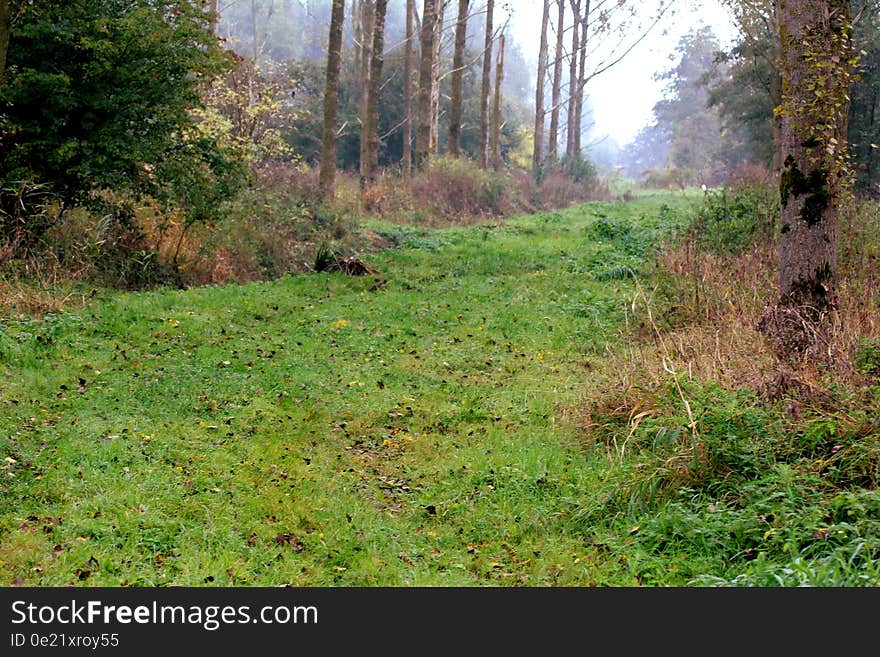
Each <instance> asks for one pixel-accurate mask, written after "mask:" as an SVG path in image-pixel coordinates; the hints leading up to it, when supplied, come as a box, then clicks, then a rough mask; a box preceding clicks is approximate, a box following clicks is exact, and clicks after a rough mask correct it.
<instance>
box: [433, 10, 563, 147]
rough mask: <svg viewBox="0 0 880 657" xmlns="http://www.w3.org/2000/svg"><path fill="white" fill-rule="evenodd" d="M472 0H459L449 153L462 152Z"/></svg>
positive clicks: (450, 104) (453, 58)
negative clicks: (463, 105) (463, 98)
mask: <svg viewBox="0 0 880 657" xmlns="http://www.w3.org/2000/svg"><path fill="white" fill-rule="evenodd" d="M547 1H549V0H547ZM469 5H470V0H458V23H457V24H456V26H455V51H454V53H453V55H452V91H451V94H450V100H449V144H448V146H447V148H448V150H449V155H451V156H452V157H458V156H459V155H460V154H461V113H462V112H461V105H462V84H463V82H464V51H465V46H466V45H467V23H468V7H469Z"/></svg>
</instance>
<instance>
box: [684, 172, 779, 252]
mask: <svg viewBox="0 0 880 657" xmlns="http://www.w3.org/2000/svg"><path fill="white" fill-rule="evenodd" d="M778 216H779V200H778V192H777V190H776V188H775V187H773V186H770V185H768V184H766V183H765V182H764V181H755V182H751V181H748V180H747V179H741V180H740V181H739V182H737V183H736V184H735V185H733V186H728V187H724V188H723V189H721V190H720V191H717V192H716V191H710V192H707V193H706V194H705V197H704V199H703V203H702V205H701V207H700V208H699V209H698V210H697V213H696V215H695V216H694V219H693V221H692V222H691V225H690V227H689V228H688V232H689V236H690V237H691V238H692V239H693V240H694V242H695V243H696V245H697V246H698V247H700V248H701V249H704V250H706V251H709V252H711V253H734V254H737V253H742V252H744V251H745V250H747V249H749V248H751V247H752V245H753V244H755V243H756V242H762V241H765V240H771V239H773V237H774V235H775V233H776V224H777V218H778Z"/></svg>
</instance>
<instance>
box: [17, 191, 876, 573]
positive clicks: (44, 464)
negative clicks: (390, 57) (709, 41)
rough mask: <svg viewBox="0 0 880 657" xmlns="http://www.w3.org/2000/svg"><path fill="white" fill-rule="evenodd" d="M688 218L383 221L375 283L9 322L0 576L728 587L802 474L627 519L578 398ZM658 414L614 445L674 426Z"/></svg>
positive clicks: (706, 399)
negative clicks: (641, 277)
mask: <svg viewBox="0 0 880 657" xmlns="http://www.w3.org/2000/svg"><path fill="white" fill-rule="evenodd" d="M692 202H693V197H691V198H688V197H684V196H682V195H677V194H660V195H645V196H642V197H640V198H639V199H637V200H636V201H633V202H630V203H627V204H623V203H620V204H613V203H595V204H589V205H584V206H579V207H576V208H572V209H569V210H565V211H561V212H556V213H552V214H542V215H536V216H530V217H523V218H519V219H515V220H512V221H509V222H505V223H504V224H499V225H480V226H473V227H468V228H449V229H423V228H413V227H403V226H398V225H392V224H371V225H370V228H371V229H372V230H373V231H374V232H377V233H379V234H381V235H383V236H384V237H385V238H387V239H388V240H390V241H391V242H392V243H394V244H396V245H397V246H398V248H394V249H388V250H385V251H383V252H381V253H379V254H376V255H373V256H370V257H368V260H369V262H370V264H371V265H373V266H374V267H376V268H378V270H379V271H380V274H379V275H377V276H367V277H359V278H355V277H346V276H344V275H343V274H339V273H334V274H326V273H323V274H306V275H299V276H288V277H285V278H282V279H280V280H278V281H275V282H272V283H264V284H255V285H248V286H226V287H205V288H198V289H192V290H188V291H172V290H159V291H154V292H148V293H137V294H116V293H112V294H111V293H107V294H99V295H98V296H97V297H96V298H95V299H94V300H93V301H92V302H91V304H90V305H89V306H88V307H87V308H86V309H84V310H83V311H81V312H76V313H66V314H59V315H52V316H48V317H46V318H45V319H43V320H30V321H25V320H6V321H5V322H4V323H3V324H2V325H0V390H2V393H0V460H2V462H0V469H2V470H0V477H2V482H0V485H2V495H0V585H4V586H9V585H30V586H61V585H70V584H72V585H82V586H166V585H184V586H208V585H210V586H242V585H243V586H277V585H284V584H290V585H294V586H424V585H427V586H459V585H463V586H514V585H519V586H523V585H524V586H549V585H552V586H588V585H596V584H598V585H612V586H632V585H687V584H692V583H718V582H721V581H730V580H731V579H732V578H733V577H734V576H736V575H737V574H738V573H740V572H742V568H743V559H742V555H743V554H750V553H749V551H750V550H751V551H752V552H751V556H754V555H755V554H758V553H760V552H762V548H761V546H762V545H771V544H774V541H778V542H779V544H780V545H783V544H784V543H785V541H788V542H789V545H794V544H796V543H797V541H794V542H792V541H793V539H792V537H791V536H789V535H788V534H786V532H788V531H793V530H792V527H791V526H784V527H781V528H780V527H779V525H780V523H781V522H782V520H784V515H783V516H780V515H779V514H780V512H779V511H775V513H776V514H777V516H778V520H776V521H775V522H774V519H773V518H772V517H771V518H770V520H769V521H768V520H767V518H768V514H771V512H773V511H772V510H773V509H776V508H777V507H776V506H773V505H774V504H775V502H773V501H772V500H774V499H777V500H782V501H781V502H780V503H779V504H780V505H781V506H780V508H782V509H783V514H784V513H788V514H789V515H790V516H792V517H793V518H794V517H796V516H797V515H798V513H799V511H798V510H799V509H800V510H802V509H803V508H804V506H805V504H806V502H805V501H804V500H803V499H800V497H798V499H797V500H793V499H789V498H786V494H788V493H790V494H791V495H794V496H800V495H801V493H802V492H801V489H800V488H798V487H797V486H795V484H794V483H790V485H789V487H788V488H787V489H786V488H785V484H784V482H785V477H786V476H788V477H789V479H792V480H793V479H794V478H796V474H795V473H794V472H791V473H789V475H786V474H785V472H782V473H780V472H778V471H775V470H774V475H773V482H774V484H773V485H774V487H776V488H777V489H775V493H774V494H776V495H777V497H775V498H774V497H772V495H771V494H770V493H767V495H768V496H769V497H767V498H766V499H767V500H768V501H767V505H768V508H767V509H765V510H764V511H760V509H759V508H758V506H760V503H761V502H760V500H764V499H765V497H762V496H763V495H764V492H762V493H761V494H760V495H758V497H757V498H756V499H757V501H754V500H753V501H748V500H745V501H743V502H742V504H741V505H740V506H739V507H737V508H734V506H731V505H728V504H727V502H724V501H721V498H718V500H716V503H710V502H709V501H699V502H698V503H696V504H689V503H685V502H682V501H681V500H682V499H683V500H691V499H695V496H694V495H688V494H685V496H684V497H683V498H681V499H678V500H675V499H673V500H672V501H671V502H669V503H668V505H666V506H664V507H662V508H661V509H659V510H658V509H657V508H645V507H640V506H639V504H634V503H632V500H633V499H634V498H630V499H629V500H627V499H623V498H626V495H627V493H626V492H625V491H624V492H623V493H621V488H620V486H621V485H622V484H623V483H625V482H627V481H630V480H631V478H632V475H633V473H634V472H638V470H639V468H640V467H643V465H644V464H643V463H640V462H639V454H638V453H637V451H636V450H635V449H633V450H632V457H629V454H630V452H626V453H625V454H624V450H620V452H619V453H620V455H621V458H618V459H614V458H609V456H608V454H609V452H608V450H606V449H597V448H596V444H595V443H594V442H592V441H590V440H587V439H586V437H585V434H586V429H585V426H584V417H583V410H582V407H583V403H584V400H585V399H586V398H587V397H589V396H590V395H591V394H594V393H595V392H596V391H600V392H601V390H602V389H603V386H607V385H608V375H607V365H608V360H607V359H608V357H609V354H611V353H613V352H615V351H616V350H617V349H618V348H619V347H620V346H621V341H622V340H624V339H625V338H624V336H626V335H627V333H626V326H627V323H628V320H629V314H630V309H631V306H632V302H633V297H634V293H635V291H636V283H635V281H634V278H633V273H634V271H637V270H638V269H639V267H640V264H641V263H642V260H643V258H644V257H645V256H646V255H648V254H649V253H650V252H651V250H652V249H654V248H655V247H656V246H657V245H658V240H659V239H660V237H661V236H662V235H664V234H666V233H667V232H668V231H670V230H671V229H673V228H675V227H678V226H681V225H683V223H684V222H685V221H686V219H687V216H688V212H687V209H688V208H689V207H690V205H691V204H692ZM746 397H747V396H746ZM693 404H694V408H693V411H694V412H695V413H697V415H698V417H699V419H700V421H701V422H702V423H703V424H704V425H705V426H706V427H708V433H709V435H710V437H711V435H712V431H713V427H716V428H717V427H721V428H720V429H718V431H722V432H725V431H726V432H727V434H725V435H730V431H731V430H730V428H729V427H730V426H733V425H735V426H736V427H739V429H738V430H739V431H740V432H741V433H742V432H745V433H744V435H756V434H759V433H761V432H762V431H765V427H768V426H771V427H772V422H773V419H772V416H771V415H769V414H768V412H765V411H763V410H761V409H760V408H757V407H755V406H753V405H751V403H750V402H749V400H748V399H747V398H744V397H737V396H736V395H731V394H727V393H721V392H718V391H712V390H711V389H706V390H702V391H694V393H693ZM724 413H727V414H726V415H724V418H723V421H722V419H720V418H721V417H722V415H723V414H724ZM731 418H734V420H731ZM654 421H655V419H653V418H648V419H647V420H646V422H645V424H644V427H642V428H639V427H638V425H637V426H636V427H632V426H625V427H624V429H623V431H622V433H621V435H620V440H621V441H623V440H625V439H629V438H633V436H634V432H635V429H636V428H639V429H640V431H641V430H642V429H644V430H645V431H647V430H649V429H650V431H651V432H652V433H651V435H652V436H654V437H655V443H656V442H657V440H661V439H663V440H667V439H668V440H673V435H672V432H673V430H674V431H676V433H675V439H677V438H678V437H679V435H680V433H681V432H680V427H679V428H675V427H677V426H679V424H680V423H679V424H676V422H677V421H672V420H670V419H669V418H665V419H663V421H666V422H672V423H671V424H669V427H668V430H667V428H666V425H662V426H661V425H658V424H656V423H655V424H653V425H652V424H651V423H652V422H654ZM645 427H647V428H645ZM724 427H727V428H724ZM630 429H632V430H630ZM767 430H772V428H771V429H767ZM749 432H751V433H749ZM637 437H638V436H636V438H637ZM634 439H635V438H634ZM734 442H735V441H734ZM736 444H739V443H736ZM655 447H656V445H655ZM755 449H756V450H757V449H758V448H755ZM753 456H754V457H755V459H756V460H758V459H759V458H760V454H753ZM768 467H769V466H768ZM774 467H775V464H774ZM755 468H756V469H757V470H760V468H759V466H758V465H755ZM780 482H781V483H780ZM777 484H778V487H777ZM763 490H764V489H762V491H763ZM786 491H788V493H786ZM742 495H744V496H745V495H746V494H745V493H742ZM780 496H781V497H780ZM758 498H760V499H758ZM724 499H728V498H724ZM841 504H842V503H841ZM875 504H876V505H877V506H878V508H880V499H878V498H877V496H876V495H874V496H873V497H865V496H862V497H859V498H858V499H855V500H854V501H853V502H852V504H850V507H853V508H855V507H857V506H859V505H861V506H860V508H874V507H873V506H871V505H875ZM749 505H757V506H754V507H752V506H749ZM847 508H849V507H847ZM744 509H745V511H743V510H744ZM865 513H866V514H868V516H869V517H870V518H873V517H874V516H873V515H871V514H874V511H871V512H870V513H868V512H867V511H866V512H865ZM762 514H763V520H759V519H758V517H759V516H761V515H762ZM798 522H799V521H798ZM805 522H806V521H805ZM817 522H818V521H817ZM847 522H850V524H851V525H852V526H853V527H855V526H856V525H857V522H858V519H856V518H853V517H849V518H848V520H847ZM871 523H872V524H870V525H869V530H865V531H868V533H870V532H873V531H875V528H876V526H877V525H878V524H880V523H876V522H874V521H873V520H871ZM826 524H827V523H826ZM797 526H798V527H800V525H797ZM824 526H825V525H823V527H824ZM774 527H776V529H774ZM798 531H800V530H798ZM810 531H812V530H810ZM823 531H824V530H823ZM853 531H856V530H853ZM863 533H864V532H863ZM823 538H825V537H824V536H823ZM869 538H870V541H868V543H867V547H866V548H865V550H866V551H865V552H864V553H863V557H864V555H870V554H873V552H872V550H874V551H875V550H876V544H877V536H875V535H874V534H871V535H870V536H869ZM866 540H867V539H866ZM871 541H873V542H871ZM792 549H795V548H792ZM779 550H780V552H778V553H779V554H786V555H787V557H786V558H787V559H788V558H793V554H792V553H791V551H790V550H789V551H788V552H786V550H784V549H783V548H782V547H780V548H779ZM770 552H771V553H773V551H772V550H770ZM808 556H809V554H808ZM857 556H858V555H857ZM762 558H763V557H762ZM753 563H754V562H753ZM870 576H871V577H875V578H876V577H877V573H876V572H874V573H873V574H870ZM700 578H702V579H700ZM712 578H716V580H717V581H714V580H712ZM777 579H779V578H777ZM783 579H784V578H783ZM771 580H772V578H771ZM782 581H783V580H782V579H779V582H782ZM873 581H876V580H873ZM771 583H777V582H776V581H775V580H773V581H771Z"/></svg>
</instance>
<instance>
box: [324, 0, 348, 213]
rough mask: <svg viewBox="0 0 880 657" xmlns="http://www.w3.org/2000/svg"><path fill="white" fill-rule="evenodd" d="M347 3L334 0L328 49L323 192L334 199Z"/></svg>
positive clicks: (341, 0) (325, 88)
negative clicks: (340, 73) (343, 29)
mask: <svg viewBox="0 0 880 657" xmlns="http://www.w3.org/2000/svg"><path fill="white" fill-rule="evenodd" d="M344 22H345V0H333V8H332V10H331V14H330V38H329V44H328V47H327V82H326V85H325V87H324V133H323V139H322V140H321V171H320V174H319V180H320V185H321V189H322V190H323V192H324V193H325V194H327V195H330V196H332V194H333V189H334V186H335V184H336V132H337V130H338V114H339V68H340V65H341V63H342V28H343V23H344Z"/></svg>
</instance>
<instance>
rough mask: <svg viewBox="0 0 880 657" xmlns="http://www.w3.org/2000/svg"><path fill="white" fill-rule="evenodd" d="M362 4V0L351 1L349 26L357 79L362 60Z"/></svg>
mask: <svg viewBox="0 0 880 657" xmlns="http://www.w3.org/2000/svg"><path fill="white" fill-rule="evenodd" d="M363 3H364V0H353V1H352V4H351V25H352V31H353V32H354V70H355V74H356V75H357V76H358V79H360V74H361V73H360V72H361V60H362V59H363V48H364V26H363V24H362V23H361V16H363V8H362V7H361V5H363Z"/></svg>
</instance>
